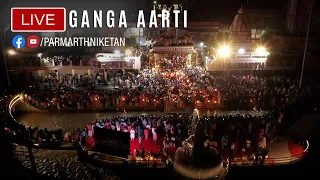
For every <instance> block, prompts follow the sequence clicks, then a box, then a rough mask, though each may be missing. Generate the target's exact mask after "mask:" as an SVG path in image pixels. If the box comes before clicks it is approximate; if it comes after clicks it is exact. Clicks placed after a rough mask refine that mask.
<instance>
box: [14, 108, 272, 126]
mask: <svg viewBox="0 0 320 180" xmlns="http://www.w3.org/2000/svg"><path fill="white" fill-rule="evenodd" d="M266 113H267V112H266V111H209V110H202V111H199V114H200V115H203V114H206V115H210V114H217V115H220V114H226V115H237V114H241V115H247V114H249V115H263V114H266ZM146 114H154V115H158V116H161V115H166V113H163V112H128V113H123V112H122V113H121V112H103V113H97V112H89V113H88V112H61V111H60V112H59V111H58V112H48V113H25V114H22V115H20V116H18V117H17V118H16V119H17V120H18V122H19V123H22V124H24V125H26V126H32V127H39V128H48V129H50V130H54V129H59V128H62V129H64V130H67V129H77V128H85V127H86V126H87V124H88V123H89V122H93V121H95V120H96V119H105V118H111V117H115V116H140V115H146ZM190 114H191V113H190Z"/></svg>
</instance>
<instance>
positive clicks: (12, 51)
mask: <svg viewBox="0 0 320 180" xmlns="http://www.w3.org/2000/svg"><path fill="white" fill-rule="evenodd" d="M8 53H9V55H15V54H17V53H16V52H15V51H14V50H9V51H8Z"/></svg>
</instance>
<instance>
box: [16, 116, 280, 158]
mask: <svg viewBox="0 0 320 180" xmlns="http://www.w3.org/2000/svg"><path fill="white" fill-rule="evenodd" d="M199 120H200V121H201V120H205V122H206V123H207V124H206V129H205V131H206V133H207V136H208V140H209V144H210V145H211V146H213V147H215V148H217V149H219V150H220V152H222V154H224V155H225V154H226V153H229V155H230V151H229V149H228V144H229V143H230V144H231V147H232V148H231V151H232V153H231V156H232V157H241V158H243V159H250V158H252V155H253V154H254V152H256V151H257V150H258V149H266V148H267V147H266V141H270V140H272V139H274V138H275V136H276V135H277V133H278V131H279V129H280V128H281V120H282V119H281V116H279V114H276V113H273V114H263V115H259V116H251V115H240V114H234V115H218V116H217V115H215V116H214V115H210V116H202V117H200V119H199ZM197 122H198V121H197V120H196V119H195V116H190V115H179V114H175V115H163V116H155V115H141V116H134V117H120V116H118V117H112V118H110V119H101V120H95V121H94V122H92V123H89V124H88V125H87V127H86V128H84V129H76V130H62V129H58V130H48V129H39V128H37V127H35V128H32V127H26V126H24V125H22V124H20V125H19V126H18V127H16V129H11V131H12V132H14V134H15V135H17V136H18V137H23V138H29V139H31V140H32V141H33V142H35V143H42V144H47V145H48V144H49V145H50V144H51V145H55V144H61V143H75V142H79V143H81V144H82V145H84V146H90V147H93V148H94V143H92V142H91V141H90V139H91V138H94V130H95V128H105V129H109V130H114V131H122V132H127V133H128V137H130V141H132V143H131V146H132V147H130V151H131V158H132V159H133V160H142V159H145V158H147V157H148V158H150V157H152V159H154V160H166V159H167V158H168V157H172V156H173V155H174V153H175V151H176V150H177V148H178V147H180V146H181V142H182V141H183V140H184V139H186V138H188V137H189V136H190V135H192V134H193V133H194V131H193V128H194V123H197ZM150 140H152V142H153V144H150V142H149V141H150ZM228 141H230V142H228ZM136 142H137V144H136ZM151 155H152V156H151Z"/></svg>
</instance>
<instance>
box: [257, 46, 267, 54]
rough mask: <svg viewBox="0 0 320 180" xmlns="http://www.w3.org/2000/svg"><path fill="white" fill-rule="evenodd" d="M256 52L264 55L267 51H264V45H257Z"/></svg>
mask: <svg viewBox="0 0 320 180" xmlns="http://www.w3.org/2000/svg"><path fill="white" fill-rule="evenodd" d="M257 53H258V54H259V55H266V54H267V53H268V52H267V51H266V49H265V48H264V47H258V48H257Z"/></svg>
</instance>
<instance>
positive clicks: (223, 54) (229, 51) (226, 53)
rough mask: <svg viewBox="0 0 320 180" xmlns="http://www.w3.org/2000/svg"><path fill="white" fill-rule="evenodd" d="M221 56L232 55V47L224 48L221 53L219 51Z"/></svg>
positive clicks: (220, 50)
mask: <svg viewBox="0 0 320 180" xmlns="http://www.w3.org/2000/svg"><path fill="white" fill-rule="evenodd" d="M218 53H219V55H220V56H222V57H228V56H229V55H230V53H231V50H230V47H228V46H222V47H221V48H220V49H219V51H218Z"/></svg>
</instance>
